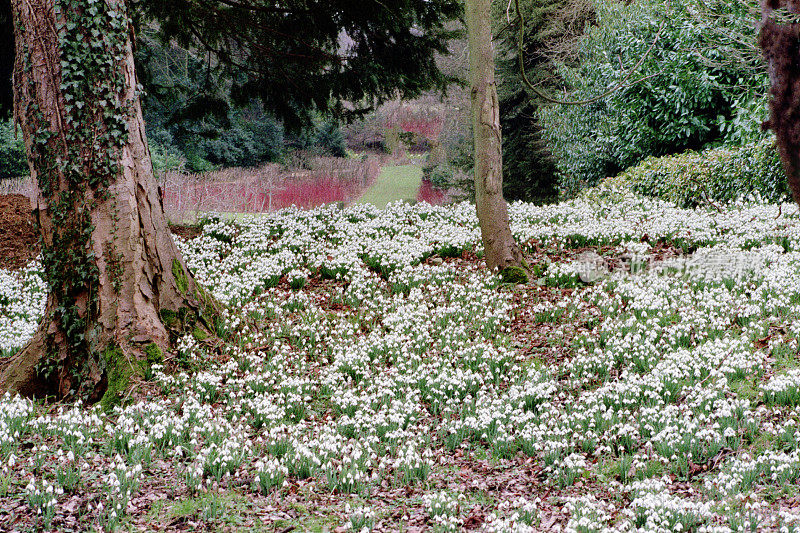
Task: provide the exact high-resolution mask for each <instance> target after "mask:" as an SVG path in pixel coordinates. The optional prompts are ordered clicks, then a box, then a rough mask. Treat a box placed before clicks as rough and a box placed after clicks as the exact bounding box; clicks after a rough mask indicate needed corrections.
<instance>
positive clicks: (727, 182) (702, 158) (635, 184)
mask: <svg viewBox="0 0 800 533" xmlns="http://www.w3.org/2000/svg"><path fill="white" fill-rule="evenodd" d="M612 181H619V182H622V183H627V184H629V185H630V186H631V188H632V189H633V190H634V191H636V192H639V193H641V194H645V195H648V196H655V197H658V198H661V199H663V200H667V201H669V202H673V203H675V204H677V205H678V206H680V207H695V206H698V205H702V204H704V203H707V202H708V201H712V202H730V201H734V200H736V199H738V198H741V197H745V196H748V195H755V196H759V197H760V198H761V199H763V200H766V201H770V202H782V201H784V200H787V199H788V198H789V188H788V186H787V183H786V177H785V175H784V173H783V168H782V166H781V162H780V157H779V156H778V150H777V148H776V147H775V139H774V137H770V138H767V139H764V140H762V141H759V142H756V143H751V144H748V145H745V146H742V147H722V148H713V149H710V150H706V151H704V152H685V153H683V154H678V155H671V156H665V157H650V158H648V159H646V160H645V161H643V162H642V163H641V164H639V165H638V166H636V167H633V168H631V169H629V170H627V171H626V172H624V173H622V174H620V175H619V176H618V177H617V178H615V179H614V180H612Z"/></svg>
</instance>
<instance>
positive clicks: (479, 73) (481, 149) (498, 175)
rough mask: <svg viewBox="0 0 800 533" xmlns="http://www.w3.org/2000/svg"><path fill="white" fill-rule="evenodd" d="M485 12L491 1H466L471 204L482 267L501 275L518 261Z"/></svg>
mask: <svg viewBox="0 0 800 533" xmlns="http://www.w3.org/2000/svg"><path fill="white" fill-rule="evenodd" d="M490 7H491V0H466V19H467V33H468V34H469V67H470V68H469V70H470V82H471V90H472V130H473V134H474V136H475V201H476V204H477V210H478V220H479V222H480V226H481V236H482V238H483V247H484V250H485V254H486V265H487V266H488V267H489V269H491V270H503V269H505V268H507V267H509V266H520V265H522V264H523V257H522V253H521V252H520V250H519V247H518V246H517V243H516V242H515V241H514V237H513V236H512V235H511V227H510V225H509V220H508V206H507V204H506V201H505V199H504V198H503V149H502V139H501V134H500V104H499V100H498V98H497V86H496V84H495V78H494V48H493V46H492V28H491V16H490Z"/></svg>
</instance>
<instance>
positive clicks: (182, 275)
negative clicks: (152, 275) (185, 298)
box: [172, 259, 189, 294]
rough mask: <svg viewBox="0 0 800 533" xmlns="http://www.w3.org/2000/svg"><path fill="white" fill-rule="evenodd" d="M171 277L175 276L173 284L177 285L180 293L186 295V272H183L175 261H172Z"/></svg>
mask: <svg viewBox="0 0 800 533" xmlns="http://www.w3.org/2000/svg"><path fill="white" fill-rule="evenodd" d="M172 275H173V276H175V283H177V284H178V290H179V291H180V293H181V294H186V292H187V291H188V290H189V280H188V279H187V277H186V272H184V271H183V266H182V265H181V262H180V261H178V260H177V259H173V260H172Z"/></svg>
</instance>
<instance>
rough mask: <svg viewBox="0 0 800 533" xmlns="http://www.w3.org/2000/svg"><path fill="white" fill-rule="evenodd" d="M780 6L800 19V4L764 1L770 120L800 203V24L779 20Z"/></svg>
mask: <svg viewBox="0 0 800 533" xmlns="http://www.w3.org/2000/svg"><path fill="white" fill-rule="evenodd" d="M778 9H780V10H781V11H783V12H784V13H785V14H790V15H789V16H788V17H786V15H784V18H792V16H793V18H794V19H795V20H797V17H798V16H800V3H798V2H797V1H792V0H762V2H761V14H762V19H761V24H762V25H761V38H760V44H761V49H762V51H763V53H764V58H765V59H766V61H767V70H768V72H769V78H770V82H771V85H772V89H771V91H770V92H771V94H772V100H771V102H770V108H771V113H770V120H769V122H768V123H767V125H768V126H769V127H770V128H772V130H774V131H775V136H776V137H777V141H778V150H779V151H780V155H781V160H782V162H783V168H784V171H785V173H786V177H787V179H788V181H789V188H790V189H791V191H792V196H793V197H794V200H795V202H797V204H798V205H800V24H795V23H791V21H789V20H783V21H781V20H777V19H776V17H775V15H776V13H775V11H777V10H778Z"/></svg>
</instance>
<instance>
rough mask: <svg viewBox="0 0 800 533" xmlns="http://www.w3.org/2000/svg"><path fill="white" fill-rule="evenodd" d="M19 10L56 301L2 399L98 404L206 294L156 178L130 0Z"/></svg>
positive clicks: (21, 86)
mask: <svg viewBox="0 0 800 533" xmlns="http://www.w3.org/2000/svg"><path fill="white" fill-rule="evenodd" d="M11 4H12V10H13V16H14V27H15V37H16V39H15V43H16V44H15V45H16V66H15V71H14V90H15V115H16V119H17V121H18V123H19V124H20V126H21V129H22V132H23V138H24V140H25V147H26V151H27V156H28V162H29V166H30V171H31V176H32V177H33V179H34V181H35V182H36V183H37V185H38V190H37V191H36V198H35V199H34V200H33V210H34V215H35V216H36V220H37V222H38V225H39V229H40V236H41V241H42V257H43V262H44V270H45V278H46V281H47V282H48V284H49V287H50V291H51V292H50V294H49V296H48V299H47V306H46V310H45V315H44V318H43V319H42V322H41V324H40V326H39V330H38V332H37V333H36V335H35V336H34V338H33V340H32V341H31V342H30V344H29V345H28V346H27V347H25V348H24V349H23V350H22V351H21V352H20V353H19V354H18V355H17V356H15V357H14V358H13V359H12V360H11V361H10V362H9V363H7V364H5V365H4V368H3V370H2V374H0V390H3V391H11V392H19V393H22V394H26V395H34V394H35V395H39V396H41V395H43V394H45V393H47V394H57V395H59V396H62V397H63V396H79V397H81V398H85V399H87V400H90V401H93V400H97V399H99V398H100V397H101V396H102V395H103V394H104V392H105V391H106V390H107V389H108V391H109V392H112V389H113V392H114V393H115V394H116V393H118V392H120V391H119V387H120V386H121V385H120V383H118V382H116V381H118V380H119V379H121V377H123V376H128V377H129V376H130V375H131V373H133V372H135V371H136V369H137V368H139V366H138V361H137V360H139V359H141V358H142V355H143V353H144V352H145V351H146V352H147V353H149V354H150V355H151V356H153V354H158V353H160V350H163V349H166V348H168V345H169V341H170V330H169V328H168V327H166V326H165V325H164V322H168V323H170V325H171V326H173V325H174V323H175V319H176V317H181V318H183V317H187V316H194V317H197V316H198V312H199V311H200V310H201V309H202V306H203V305H204V304H203V301H204V300H205V296H204V293H203V292H202V289H201V288H199V287H198V286H197V285H196V284H195V282H194V280H193V279H192V276H191V274H190V273H189V272H188V270H187V269H186V266H185V263H184V261H183V259H182V257H181V255H180V253H179V252H178V249H177V248H176V246H175V244H174V242H173V240H172V236H171V234H170V232H169V229H168V227H167V223H166V219H165V216H164V209H163V205H162V203H161V199H160V196H159V194H158V190H157V184H156V182H155V179H154V177H153V173H152V165H151V162H150V154H149V151H148V148H147V142H146V140H145V133H144V122H143V119H142V112H141V108H140V105H139V97H138V88H137V87H138V85H137V82H136V75H135V70H134V63H133V52H132V43H131V39H132V30H131V24H130V20H129V18H128V15H127V9H126V4H125V0H99V1H96V2H92V1H90V0H11ZM165 317H168V318H170V320H162V319H163V318H165ZM156 347H157V348H158V350H157V349H156ZM106 397H108V395H106Z"/></svg>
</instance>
